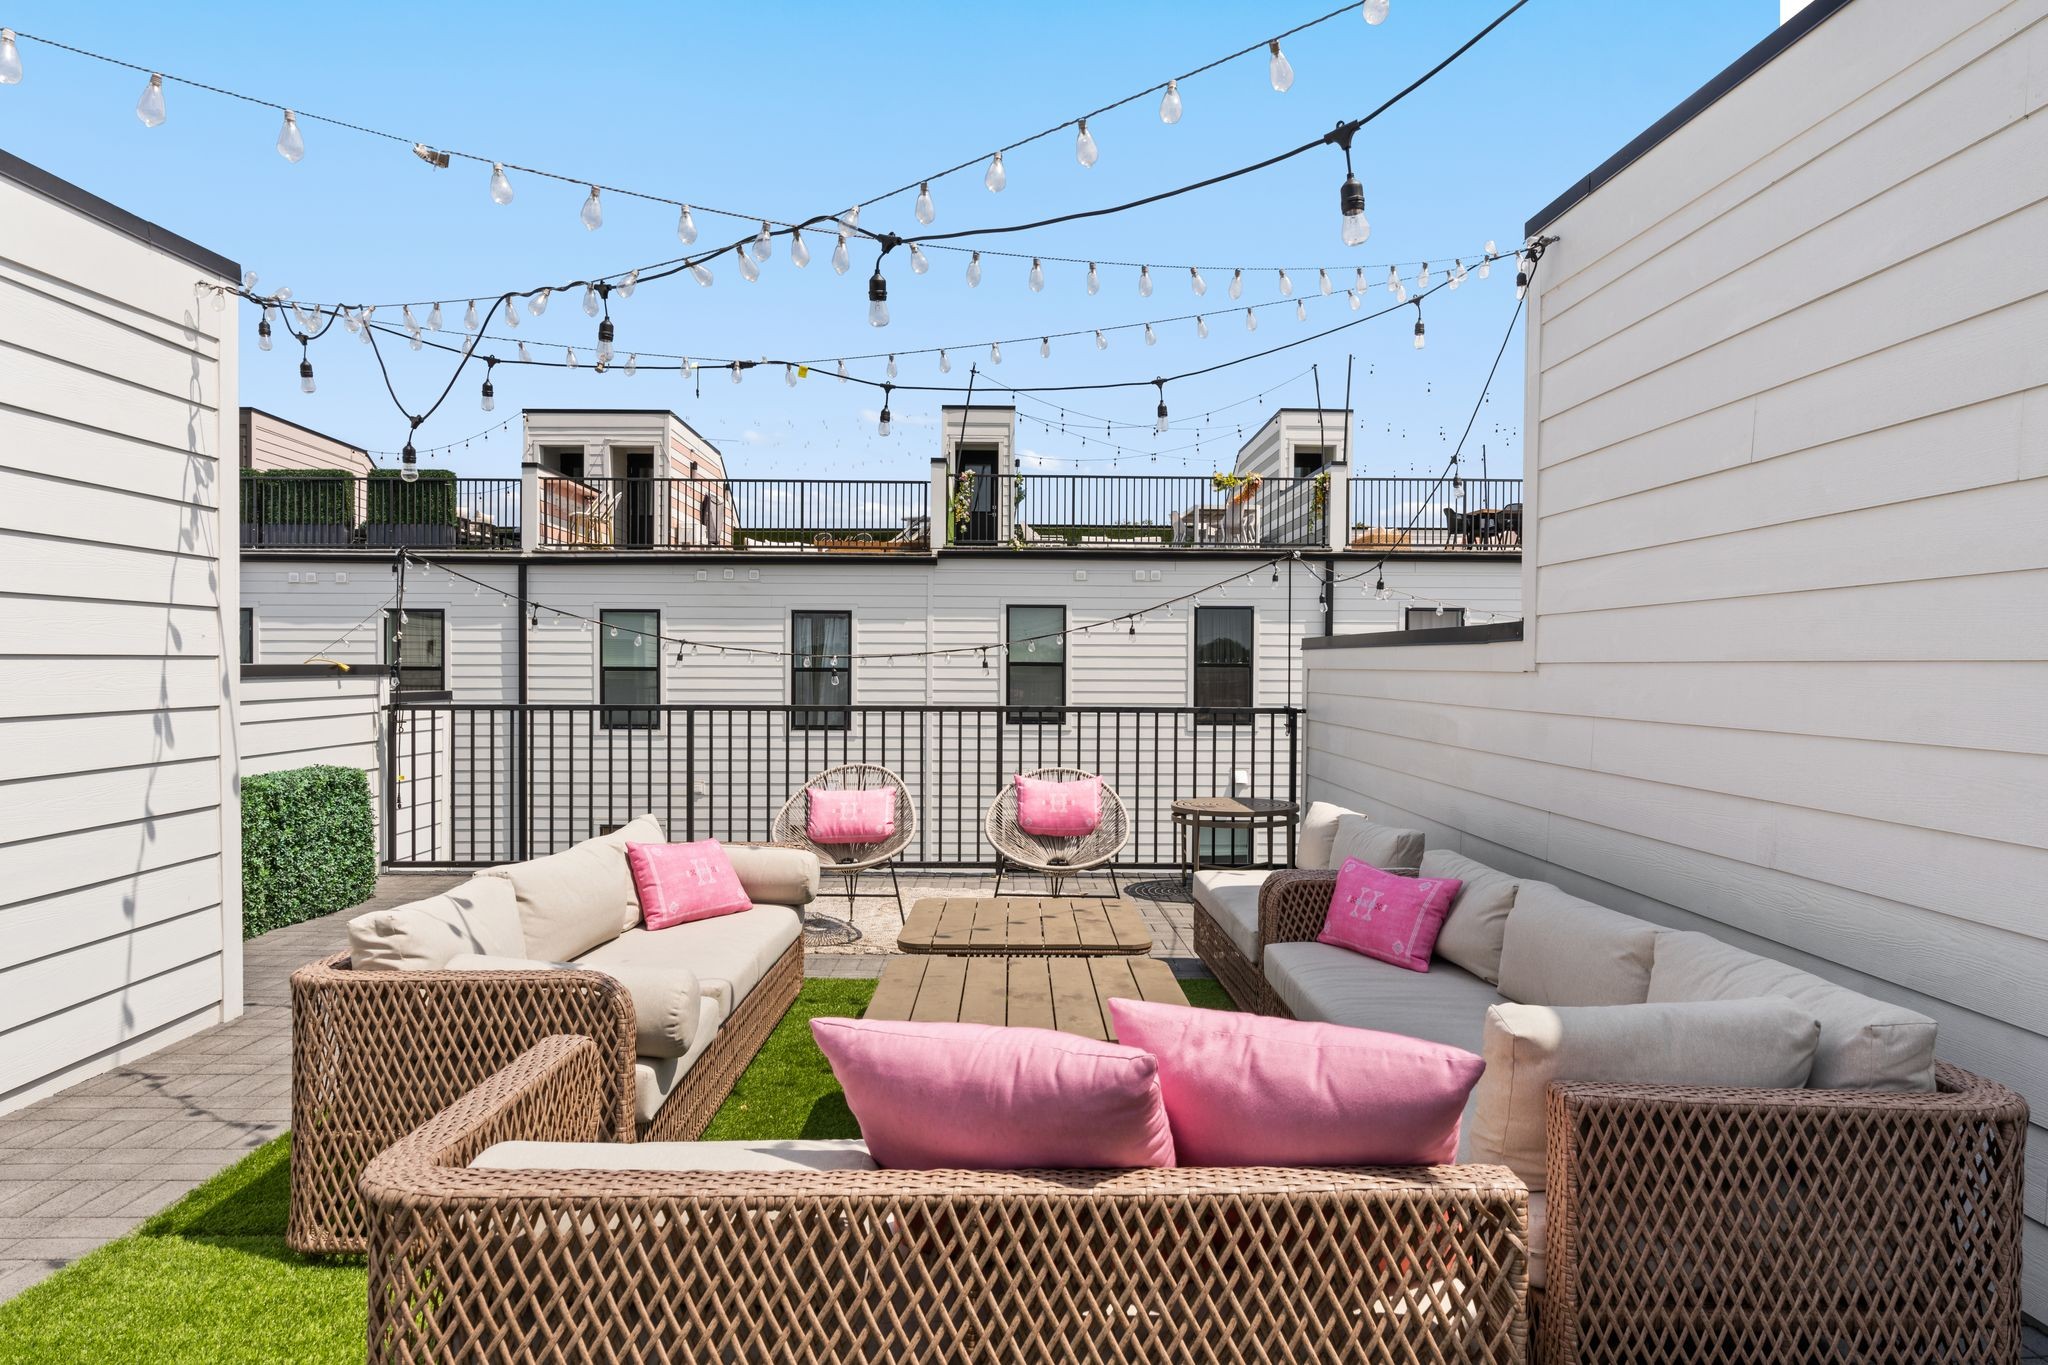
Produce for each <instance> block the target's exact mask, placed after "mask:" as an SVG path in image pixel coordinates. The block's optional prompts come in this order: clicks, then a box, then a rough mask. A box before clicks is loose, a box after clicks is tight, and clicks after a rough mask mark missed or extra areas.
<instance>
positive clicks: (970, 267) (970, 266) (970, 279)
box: [967, 251, 981, 289]
mask: <svg viewBox="0 0 2048 1365" xmlns="http://www.w3.org/2000/svg"><path fill="white" fill-rule="evenodd" d="M980 284H981V253H980V252H979V251H977V252H975V253H974V254H973V255H972V256H969V257H968V258H967V287H968V288H969V289H974V288H977V287H979V286H980Z"/></svg>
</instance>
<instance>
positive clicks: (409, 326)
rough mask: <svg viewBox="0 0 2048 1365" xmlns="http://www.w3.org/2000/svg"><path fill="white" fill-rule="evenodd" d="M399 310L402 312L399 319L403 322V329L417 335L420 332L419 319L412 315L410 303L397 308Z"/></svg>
mask: <svg viewBox="0 0 2048 1365" xmlns="http://www.w3.org/2000/svg"><path fill="white" fill-rule="evenodd" d="M399 312H400V313H401V314H402V317H401V318H400V321H401V322H403V323H404V324H405V330H406V331H408V332H411V333H412V334H413V335H414V336H418V335H419V334H420V323H419V319H418V318H415V317H414V316H413V315H412V305H411V304H409V303H408V304H406V305H404V306H403V307H402V308H400V309H399Z"/></svg>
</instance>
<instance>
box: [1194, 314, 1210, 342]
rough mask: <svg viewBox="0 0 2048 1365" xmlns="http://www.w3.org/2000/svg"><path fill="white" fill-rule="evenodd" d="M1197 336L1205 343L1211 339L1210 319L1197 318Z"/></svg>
mask: <svg viewBox="0 0 2048 1365" xmlns="http://www.w3.org/2000/svg"><path fill="white" fill-rule="evenodd" d="M1195 335H1196V336H1197V337H1200V338H1201V339H1202V340H1203V341H1207V340H1208V339H1209V319H1207V318H1204V317H1197V318H1196V319H1195Z"/></svg>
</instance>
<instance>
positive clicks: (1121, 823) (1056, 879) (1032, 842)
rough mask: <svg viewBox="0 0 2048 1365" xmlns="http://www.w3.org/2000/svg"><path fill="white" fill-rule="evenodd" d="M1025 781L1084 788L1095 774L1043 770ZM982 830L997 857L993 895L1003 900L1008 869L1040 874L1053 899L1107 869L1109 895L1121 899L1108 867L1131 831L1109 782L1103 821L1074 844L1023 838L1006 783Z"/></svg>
mask: <svg viewBox="0 0 2048 1365" xmlns="http://www.w3.org/2000/svg"><path fill="white" fill-rule="evenodd" d="M1024 776H1025V777H1035V778H1039V779H1041V780H1043V781H1047V782H1085V781H1087V780H1088V779H1090V778H1092V777H1094V776H1095V774H1094V773H1091V772H1084V771H1083V770H1081V769H1080V768H1039V769H1037V770H1035V771H1033V772H1028V773H1025V774H1024ZM981 829H982V833H983V834H984V835H985V836H986V837H987V838H988V842H989V846H990V847H991V848H993V849H995V851H996V886H995V891H994V892H993V893H991V894H994V895H998V896H999V895H1001V894H1002V892H1003V873H1004V872H1005V871H1007V870H1010V869H1021V870H1022V871H1025V872H1036V873H1038V874H1039V875H1040V876H1043V877H1044V878H1045V879H1046V880H1047V881H1049V882H1051V883H1052V894H1053V895H1055V896H1057V895H1058V894H1059V893H1060V883H1061V882H1063V881H1065V880H1066V879H1067V878H1068V877H1071V876H1073V875H1075V874H1076V873H1079V872H1089V871H1093V870H1094V869H1095V868H1098V867H1102V868H1108V871H1109V891H1110V894H1111V895H1112V896H1114V895H1117V894H1119V893H1118V891H1117V885H1116V869H1115V868H1114V867H1110V866H1109V864H1110V862H1111V861H1112V860H1113V859H1114V858H1115V857H1116V855H1117V854H1119V853H1121V852H1123V849H1124V845H1125V844H1126V843H1127V842H1129V840H1130V837H1131V826H1130V820H1129V817H1127V816H1126V815H1125V814H1124V803H1123V801H1122V800H1121V799H1120V798H1119V797H1118V796H1117V794H1116V789H1115V788H1114V787H1112V786H1110V785H1109V784H1108V783H1107V782H1104V783H1103V784H1102V819H1101V822H1100V823H1098V824H1097V825H1096V826H1095V829H1094V832H1093V833H1090V834H1085V835H1080V836H1077V837H1070V838H1069V837H1060V836H1048V835H1038V834H1027V833H1025V832H1024V831H1023V830H1022V829H1020V828H1018V826H1017V786H1016V784H1015V783H1014V782H1006V783H1004V784H1003V790H1002V792H1001V793H1000V794H999V795H997V797H996V799H995V800H993V801H991V802H989V804H988V813H987V814H986V815H984V816H983V817H982V821H981Z"/></svg>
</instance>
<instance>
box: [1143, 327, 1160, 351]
mask: <svg viewBox="0 0 2048 1365" xmlns="http://www.w3.org/2000/svg"><path fill="white" fill-rule="evenodd" d="M1145 344H1146V345H1147V346H1157V345H1158V344H1159V334H1158V333H1157V332H1154V331H1153V330H1152V324H1151V323H1149V322H1148V323H1146V324H1145Z"/></svg>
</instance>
